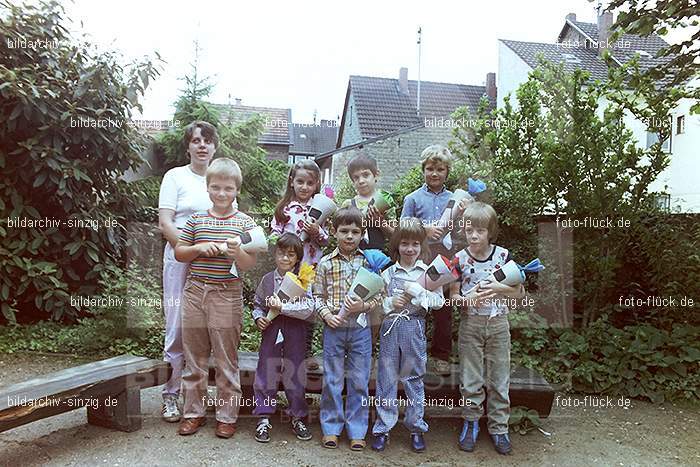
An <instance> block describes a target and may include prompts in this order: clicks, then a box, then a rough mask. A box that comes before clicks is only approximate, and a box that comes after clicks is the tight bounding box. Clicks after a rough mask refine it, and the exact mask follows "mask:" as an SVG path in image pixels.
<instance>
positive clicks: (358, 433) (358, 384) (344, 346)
mask: <svg viewBox="0 0 700 467" xmlns="http://www.w3.org/2000/svg"><path fill="white" fill-rule="evenodd" d="M371 366H372V334H371V330H370V327H369V326H367V327H365V328H362V327H360V326H357V325H355V326H353V327H340V328H338V329H332V328H330V327H328V326H325V327H324V329H323V390H322V391H321V415H320V418H321V429H322V430H323V434H324V435H335V436H340V433H341V432H342V431H343V426H345V429H346V430H347V435H348V438H350V439H364V438H365V435H366V434H367V424H368V423H369V392H368V389H367V386H368V384H369V373H370V369H371ZM344 384H345V385H347V397H346V401H345V408H344V409H343V386H344Z"/></svg>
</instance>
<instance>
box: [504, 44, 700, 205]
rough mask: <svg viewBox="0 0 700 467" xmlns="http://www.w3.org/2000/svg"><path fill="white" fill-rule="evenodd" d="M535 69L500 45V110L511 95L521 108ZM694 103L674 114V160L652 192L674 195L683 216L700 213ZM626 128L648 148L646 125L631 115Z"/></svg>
mask: <svg viewBox="0 0 700 467" xmlns="http://www.w3.org/2000/svg"><path fill="white" fill-rule="evenodd" d="M530 71H532V68H530V66H529V65H528V64H527V63H525V61H524V60H522V59H521V58H520V57H518V55H517V54H516V53H515V52H513V50H511V49H510V47H508V46H507V45H505V44H504V43H503V42H501V41H499V42H498V73H497V75H496V76H497V80H498V102H497V107H498V108H499V109H500V108H502V107H503V98H504V97H505V96H506V95H508V94H511V99H510V102H511V105H514V107H517V105H516V102H515V91H516V90H517V89H518V87H519V86H520V85H521V84H522V83H524V82H525V81H527V79H528V74H529V73H530ZM605 105H606V102H605V101H604V100H601V102H600V106H599V113H600V115H601V116H602V113H603V109H604V108H605ZM691 106H692V101H690V100H688V99H683V100H682V101H681V102H680V103H679V105H678V107H677V108H676V109H675V110H674V111H673V112H672V114H671V117H672V136H671V158H670V161H669V165H668V167H667V168H666V170H664V171H663V172H662V173H661V174H660V175H659V177H658V178H657V180H655V181H654V182H653V183H652V184H651V186H650V189H651V190H652V191H658V192H665V193H668V194H670V195H671V209H672V210H673V211H680V212H695V213H697V212H700V182H698V180H697V176H698V174H700V115H691V114H690V107H691ZM679 116H683V117H684V124H683V126H684V128H683V131H682V133H680V134H677V133H678V131H679V130H678V117H679ZM623 121H624V123H625V126H626V127H627V128H629V129H630V130H631V131H632V133H633V135H634V138H635V139H636V140H637V145H638V146H639V147H640V148H646V147H647V131H646V128H647V127H646V124H645V123H644V122H641V121H639V120H637V119H635V118H633V117H632V116H631V115H626V116H625V117H624V118H623Z"/></svg>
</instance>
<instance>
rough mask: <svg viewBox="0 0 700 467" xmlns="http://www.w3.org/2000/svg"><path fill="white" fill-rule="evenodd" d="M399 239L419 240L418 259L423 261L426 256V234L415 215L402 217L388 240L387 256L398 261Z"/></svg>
mask: <svg viewBox="0 0 700 467" xmlns="http://www.w3.org/2000/svg"><path fill="white" fill-rule="evenodd" d="M401 240H417V241H419V242H420V255H418V259H421V260H423V261H426V260H427V257H428V234H427V232H426V231H425V227H423V223H422V222H421V221H420V219H417V218H415V217H404V218H403V219H401V220H400V221H399V223H398V225H397V227H396V230H394V234H393V235H392V236H391V240H389V250H388V251H389V256H391V259H392V260H394V261H399V259H401V258H400V255H399V245H400V244H401Z"/></svg>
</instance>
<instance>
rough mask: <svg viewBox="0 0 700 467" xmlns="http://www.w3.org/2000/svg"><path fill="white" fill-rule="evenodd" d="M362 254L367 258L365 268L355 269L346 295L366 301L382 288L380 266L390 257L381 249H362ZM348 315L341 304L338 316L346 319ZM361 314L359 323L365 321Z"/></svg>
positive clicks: (385, 263) (388, 260) (382, 280)
mask: <svg viewBox="0 0 700 467" xmlns="http://www.w3.org/2000/svg"><path fill="white" fill-rule="evenodd" d="M362 254H363V255H364V256H365V259H366V260H367V268H364V267H362V268H360V270H359V271H357V275H356V276H355V279H354V280H353V281H352V284H351V285H350V290H349V291H348V295H350V296H352V297H355V298H361V299H362V301H364V302H366V301H367V300H369V299H370V298H372V297H374V296H375V295H377V294H378V293H379V292H381V291H382V290H384V279H382V276H380V275H379V274H380V271H381V270H382V268H383V267H384V266H386V265H387V264H389V262H390V261H391V259H390V258H389V257H388V256H387V255H385V254H384V253H383V252H382V251H380V250H375V249H370V250H364V251H363V252H362ZM348 315H349V313H348V312H347V310H346V309H345V305H343V306H341V307H340V312H338V316H339V317H341V318H342V319H347V317H348ZM362 316H364V313H360V317H358V323H360V324H362V322H365V323H366V319H364V320H363V319H362V318H361V317H362ZM363 327H364V326H363Z"/></svg>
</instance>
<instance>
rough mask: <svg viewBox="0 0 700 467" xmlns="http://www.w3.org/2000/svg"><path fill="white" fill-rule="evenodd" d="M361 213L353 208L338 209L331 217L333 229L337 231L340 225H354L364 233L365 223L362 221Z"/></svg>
mask: <svg viewBox="0 0 700 467" xmlns="http://www.w3.org/2000/svg"><path fill="white" fill-rule="evenodd" d="M362 219H363V218H362V211H360V210H359V209H357V208H354V207H352V206H351V207H347V208H341V209H338V210H337V211H336V213H335V216H334V217H333V228H334V229H335V230H336V231H337V230H338V228H339V227H340V226H341V225H350V224H355V225H356V226H358V227H359V228H360V230H362V231H363V232H364V231H365V223H364V222H363V221H362Z"/></svg>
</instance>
